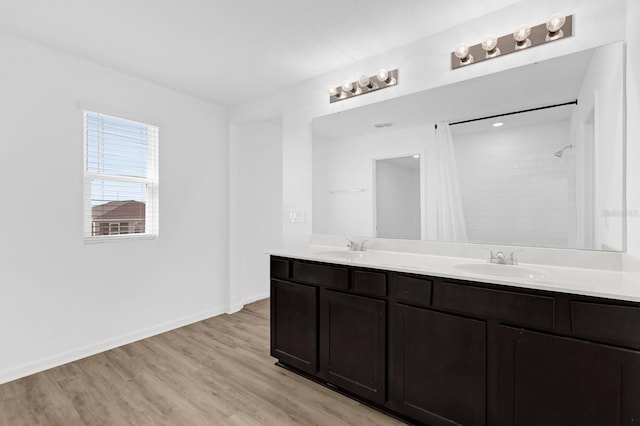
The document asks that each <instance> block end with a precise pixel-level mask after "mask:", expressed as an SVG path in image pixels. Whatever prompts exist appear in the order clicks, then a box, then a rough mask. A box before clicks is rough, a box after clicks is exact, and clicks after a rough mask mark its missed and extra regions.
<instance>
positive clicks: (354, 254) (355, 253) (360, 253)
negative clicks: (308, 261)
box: [316, 250, 367, 260]
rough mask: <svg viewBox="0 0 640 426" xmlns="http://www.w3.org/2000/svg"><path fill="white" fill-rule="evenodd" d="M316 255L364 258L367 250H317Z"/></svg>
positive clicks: (337, 257)
mask: <svg viewBox="0 0 640 426" xmlns="http://www.w3.org/2000/svg"><path fill="white" fill-rule="evenodd" d="M316 255H318V256H323V257H328V258H333V259H346V260H359V259H364V258H365V257H366V256H367V252H366V251H353V250H329V251H321V252H318V253H316Z"/></svg>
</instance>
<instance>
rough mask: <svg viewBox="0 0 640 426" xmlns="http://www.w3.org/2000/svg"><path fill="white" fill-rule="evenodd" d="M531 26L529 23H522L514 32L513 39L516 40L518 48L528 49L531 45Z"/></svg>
mask: <svg viewBox="0 0 640 426" xmlns="http://www.w3.org/2000/svg"><path fill="white" fill-rule="evenodd" d="M529 35H531V27H530V26H529V25H520V26H519V27H518V28H516V30H515V32H514V33H513V39H514V40H515V41H516V50H520V49H526V48H527V47H530V46H531V40H529Z"/></svg>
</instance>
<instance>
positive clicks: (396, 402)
mask: <svg viewBox="0 0 640 426" xmlns="http://www.w3.org/2000/svg"><path fill="white" fill-rule="evenodd" d="M271 278H272V280H271V354H272V356H274V357H275V358H277V359H278V360H279V362H280V364H281V365H283V366H286V367H289V368H292V369H295V370H297V371H299V372H302V373H307V374H308V375H310V376H311V377H312V378H313V379H315V380H318V381H320V382H323V383H328V384H331V385H332V386H334V387H338V388H340V389H341V390H342V391H344V392H346V393H348V394H349V395H351V396H353V397H356V398H358V399H360V400H362V401H365V402H366V403H368V404H371V405H374V406H376V407H377V408H379V409H382V410H384V411H386V412H388V413H390V414H392V415H396V416H401V417H402V418H404V419H406V420H408V421H410V422H412V423H415V424H426V425H431V426H439V425H471V426H477V425H489V426H495V425H498V426H512V425H513V426H528V425H536V426H538V425H545V426H547V425H549V426H554V425H558V426H565V425H580V426H609V425H637V424H640V303H637V302H625V301H615V300H609V299H601V298H595V297H587V296H578V295H573V294H568V293H556V292H551V291H541V290H533V289H524V288H517V287H511V286H504V285H497V284H488V283H478V282H471V281H462V280H455V279H448V278H437V277H429V276H424V275H418V274H407V273H400V272H391V271H381V270H375V269H368V268H360V267H349V266H343V265H336V264H325V263H321V262H312V261H304V260H297V259H286V258H278V257H272V263H271Z"/></svg>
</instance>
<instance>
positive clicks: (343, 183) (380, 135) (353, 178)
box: [312, 126, 433, 237]
mask: <svg viewBox="0 0 640 426" xmlns="http://www.w3.org/2000/svg"><path fill="white" fill-rule="evenodd" d="M389 140H393V141H394V143H393V144H390V143H389ZM432 140H433V128H432V127H429V126H416V127H410V128H405V129H398V130H396V129H394V128H393V127H391V128H383V129H379V131H378V132H375V133H370V134H366V135H361V136H356V137H349V138H340V139H334V140H327V139H325V140H321V139H320V138H318V139H317V140H315V141H314V143H313V165H312V168H313V170H314V172H313V179H314V182H313V203H314V205H315V206H317V208H315V209H314V212H320V213H321V215H319V216H318V217H314V220H313V232H315V233H317V234H338V235H352V236H364V237H372V236H373V235H374V224H373V218H374V198H373V190H374V188H373V179H374V170H373V167H374V161H375V160H377V159H383V158H395V157H404V156H408V155H413V154H420V155H421V161H423V160H422V158H424V156H425V152H426V148H427V145H428V144H429V143H431V142H432ZM423 169H424V167H423ZM360 189H362V190H363V191H362V192H351V191H353V190H360Z"/></svg>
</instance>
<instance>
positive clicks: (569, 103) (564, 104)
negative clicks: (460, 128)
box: [436, 99, 578, 129]
mask: <svg viewBox="0 0 640 426" xmlns="http://www.w3.org/2000/svg"><path fill="white" fill-rule="evenodd" d="M566 105H578V100H577V99H574V100H573V101H569V102H563V103H561V104H553V105H546V106H541V107H537V108H529V109H523V110H520V111H512V112H505V113H503V114H495V115H487V116H486V117H479V118H472V119H469V120H462V121H454V122H453V123H449V126H455V125H456V124H464V123H472V122H474V121H480V120H488V119H490V118H498V117H505V116H507V115H515V114H522V113H523V112H532V111H539V110H541V109H549V108H556V107H561V106H566ZM437 128H438V125H437V124H436V129H437Z"/></svg>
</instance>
